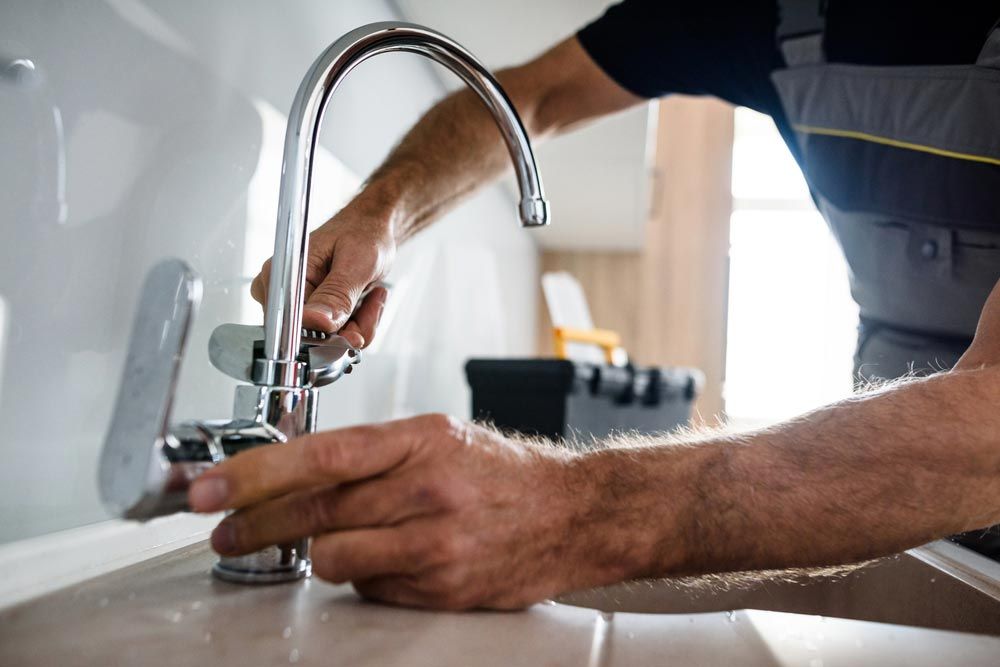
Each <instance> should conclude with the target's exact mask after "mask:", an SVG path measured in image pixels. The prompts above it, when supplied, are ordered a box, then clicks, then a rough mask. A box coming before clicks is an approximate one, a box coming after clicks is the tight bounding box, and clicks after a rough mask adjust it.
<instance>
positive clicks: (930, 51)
mask: <svg viewBox="0 0 1000 667" xmlns="http://www.w3.org/2000/svg"><path fill="white" fill-rule="evenodd" d="M779 4H780V3H779V2H778V1H777V0H715V1H713V0H702V1H701V2H672V1H671V0H625V1H624V2H621V3H619V4H617V5H613V6H612V7H610V8H609V9H608V10H607V11H606V12H605V13H604V15H603V16H601V17H600V18H598V19H597V20H595V21H594V22H592V23H590V24H589V25H587V26H586V27H584V28H583V29H582V30H580V31H579V33H577V37H578V39H579V40H580V43H581V44H582V45H583V48H584V49H585V50H586V51H587V53H588V54H590V57H591V58H593V60H594V62H596V63H597V65H598V66H599V67H600V68H601V69H603V70H604V71H605V72H606V73H607V74H608V75H609V76H610V77H611V78H612V79H614V80H615V81H616V82H617V83H618V84H619V85H621V86H622V87H623V88H625V89H627V90H629V91H631V92H633V93H635V94H637V95H640V96H642V97H647V98H654V97H661V96H664V95H668V94H671V93H683V94H689V95H713V96H715V97H719V98H721V99H723V100H726V101H728V102H732V103H733V104H738V105H741V106H746V107H750V108H751V109H756V110H757V111H760V112H763V113H766V114H768V115H770V116H772V117H773V118H774V120H775V122H776V123H777V125H778V129H779V130H781V133H782V135H783V136H784V137H785V139H786V141H787V140H789V139H791V137H792V133H791V130H790V128H789V127H788V123H787V121H786V120H785V115H784V112H783V111H782V109H781V104H780V102H779V100H778V94H777V91H776V90H775V88H774V86H773V84H772V83H771V79H770V74H771V72H772V71H774V70H775V69H778V68H781V67H784V66H785V61H784V58H783V56H782V55H781V50H780V48H779V46H778V39H777V31H778V24H779V11H780V10H779ZM998 17H1000V8H998V4H997V3H996V2H984V1H983V0H975V1H973V0H952V1H951V2H948V3H947V4H946V5H943V4H940V3H912V2H902V1H898V0H897V1H895V2H889V1H888V0H867V1H866V0H828V2H827V8H826V29H825V32H824V37H823V45H824V51H825V53H826V58H827V60H828V61H830V62H848V63H854V64H868V65H920V64H940V65H944V64H963V63H972V62H975V60H976V56H977V55H978V54H979V51H980V49H981V48H982V46H983V44H984V43H985V42H986V38H987V36H988V35H989V33H990V30H991V29H992V27H993V26H994V24H995V23H996V21H997V18H998ZM790 143H791V145H792V146H794V142H790Z"/></svg>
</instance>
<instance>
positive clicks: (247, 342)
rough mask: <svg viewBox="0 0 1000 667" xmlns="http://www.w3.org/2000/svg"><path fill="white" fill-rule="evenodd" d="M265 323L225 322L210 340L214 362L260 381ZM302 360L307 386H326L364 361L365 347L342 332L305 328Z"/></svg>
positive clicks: (226, 370) (231, 374)
mask: <svg viewBox="0 0 1000 667" xmlns="http://www.w3.org/2000/svg"><path fill="white" fill-rule="evenodd" d="M263 353H264V327H262V326H253V325H248V324H221V325H219V326H218V327H216V328H215V331H213V332H212V336H211V338H209V340H208V358H209V359H210V360H211V362H212V365H213V366H215V367H216V368H217V369H219V370H220V371H222V372H223V373H225V374H226V375H228V376H229V377H231V378H234V379H236V380H240V381H242V382H253V383H256V382H257V378H256V377H255V376H254V362H255V361H258V360H262V359H263ZM298 359H299V361H302V362H304V366H305V377H304V378H303V386H304V387H323V386H326V385H328V384H330V383H332V382H334V381H336V380H338V379H340V378H341V377H342V376H343V375H346V374H349V373H350V372H351V371H352V370H353V367H354V365H355V364H357V363H358V362H359V361H361V351H360V350H358V349H357V348H356V347H354V346H353V345H351V344H350V343H348V342H347V340H346V339H345V338H343V337H342V336H338V335H336V334H328V333H323V332H321V331H312V330H310V329H303V330H302V336H301V342H300V345H299V355H298Z"/></svg>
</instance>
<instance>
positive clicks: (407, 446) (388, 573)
mask: <svg viewBox="0 0 1000 667" xmlns="http://www.w3.org/2000/svg"><path fill="white" fill-rule="evenodd" d="M582 459H583V457H581V456H579V455H575V454H572V453H570V452H569V451H567V450H565V449H560V448H556V447H554V446H551V445H548V444H538V443H532V442H523V441H518V440H512V439H509V438H505V437H503V436H501V435H499V434H498V433H496V432H495V431H492V430H490V429H487V428H483V427H480V426H477V425H474V424H470V423H466V422H462V421H460V420H456V419H452V418H450V417H446V416H442V415H427V416H422V417H416V418H413V419H406V420H401V421H396V422H390V423H387V424H382V425H377V426H362V427H355V428H348V429H342V430H337V431H328V432H324V433H316V434H311V435H307V436H305V437H302V438H299V439H297V440H294V441H291V442H289V443H287V444H278V445H269V446H264V447H259V448H256V449H253V450H249V451H246V452H243V453H241V454H239V455H237V456H235V457H233V458H232V459H230V460H227V461H225V462H223V463H222V464H220V465H219V466H217V467H216V468H214V469H212V470H211V471H209V472H206V473H205V474H204V475H202V476H201V477H200V478H199V479H198V480H197V481H196V482H195V483H194V485H193V486H192V488H191V491H190V495H189V498H190V503H191V506H192V508H193V509H194V510H195V511H199V512H214V511H218V510H223V509H235V510H237V511H236V512H235V513H233V514H232V515H230V516H228V517H227V518H226V519H224V520H223V521H222V523H221V524H220V525H219V527H218V528H216V530H215V532H214V533H213V534H212V546H213V548H214V549H215V550H216V551H218V552H219V553H220V554H223V555H226V556H236V555H240V554H246V553H249V552H252V551H255V550H258V549H261V548H264V547H267V546H269V545H273V544H280V543H282V542H288V541H291V540H295V539H298V538H302V537H307V536H309V537H313V538H314V539H313V543H312V551H311V557H312V559H313V568H314V571H315V573H316V574H317V575H318V576H320V577H322V578H323V579H327V580H329V581H332V582H336V583H342V582H351V583H352V584H353V585H354V587H355V588H356V589H357V591H358V592H359V593H361V594H362V595H363V596H365V597H369V598H373V599H378V600H382V601H386V602H391V603H396V604H402V605H407V606H418V607H433V608H442V609H465V608H470V607H491V608H506V609H509V608H519V607H524V606H526V605H528V604H531V603H533V602H537V601H539V600H542V599H545V598H546V597H548V596H551V595H554V594H556V593H559V592H563V591H566V590H570V589H572V588H578V587H582V586H584V585H591V584H593V583H598V582H599V581H602V580H609V579H614V578H615V577H616V575H614V574H610V573H602V572H599V571H597V570H598V567H599V566H595V565H588V561H590V560H593V559H592V558H591V554H592V551H593V542H594V540H595V537H588V533H590V532H591V531H589V530H587V529H586V526H587V525H589V524H590V523H591V522H590V521H589V519H588V517H587V507H588V505H589V504H590V503H589V502H588V499H589V498H590V497H591V496H592V495H593V490H594V489H595V486H596V482H595V480H594V479H593V478H592V477H593V476H592V475H589V474H586V473H585V472H583V471H582V470H581V468H580V466H579V465H578V464H579V463H580V462H581V461H582ZM596 539H599V538H596ZM588 542H589V543H590V544H588Z"/></svg>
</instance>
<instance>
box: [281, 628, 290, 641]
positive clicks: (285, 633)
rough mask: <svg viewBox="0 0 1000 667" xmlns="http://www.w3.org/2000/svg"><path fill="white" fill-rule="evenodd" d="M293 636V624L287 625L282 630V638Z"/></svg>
mask: <svg viewBox="0 0 1000 667" xmlns="http://www.w3.org/2000/svg"><path fill="white" fill-rule="evenodd" d="M291 636H292V626H290V625H289V626H288V627H286V628H285V629H284V630H282V631H281V638H282V639H288V638H289V637H291Z"/></svg>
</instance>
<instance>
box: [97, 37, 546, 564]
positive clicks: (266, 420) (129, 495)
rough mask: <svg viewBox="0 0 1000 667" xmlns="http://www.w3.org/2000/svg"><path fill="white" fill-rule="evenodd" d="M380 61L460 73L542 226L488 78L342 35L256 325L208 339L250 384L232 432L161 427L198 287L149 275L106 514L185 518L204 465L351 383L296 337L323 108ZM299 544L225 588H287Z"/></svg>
mask: <svg viewBox="0 0 1000 667" xmlns="http://www.w3.org/2000/svg"><path fill="white" fill-rule="evenodd" d="M389 51H407V52H411V53H418V54H420V55H423V56H426V57H428V58H430V59H432V60H435V61H437V62H439V63H441V64H442V65H444V66H445V67H447V68H448V69H450V70H451V71H453V72H455V73H456V74H457V75H458V76H459V77H460V78H461V79H462V80H463V81H464V82H465V83H466V84H468V86H469V87H471V88H472V89H473V90H475V91H476V93H477V94H478V95H479V97H480V98H481V99H482V100H483V102H484V103H485V104H486V106H487V108H488V109H489V111H490V112H491V113H492V115H493V118H494V119H495V121H496V123H497V124H498V125H499V126H500V130H501V134H502V135H503V138H504V141H505V142H506V144H507V148H508V150H509V152H510V156H511V159H512V160H513V162H514V171H515V173H516V176H517V181H518V186H519V188H520V193H521V200H520V203H519V206H518V214H519V216H520V219H521V223H522V225H523V226H525V227H535V226H541V225H545V224H547V223H548V219H549V211H548V203H547V202H546V200H545V197H544V194H543V192H542V182H541V179H540V177H539V174H538V168H537V166H536V164H535V159H534V154H533V153H532V150H531V144H530V142H529V140H528V135H527V133H526V132H525V130H524V126H523V125H522V124H521V121H520V118H518V116H517V112H516V111H515V110H514V107H513V105H512V104H511V102H510V100H509V99H508V98H507V95H506V94H505V93H504V92H503V89H502V88H501V87H500V84H499V83H497V81H496V79H495V78H494V77H493V76H492V75H491V74H490V73H489V71H488V70H487V69H486V68H485V67H484V66H483V65H482V64H481V63H480V62H479V61H478V60H476V59H475V58H474V57H473V56H472V55H471V54H470V53H469V52H468V51H466V50H465V49H463V48H462V47H461V46H459V45H458V44H456V43H455V42H453V41H452V40H450V39H448V38H447V37H445V36H444V35H441V34H440V33H437V32H435V31H433V30H429V29H428V28H423V27H420V26H416V25H410V24H405V23H391V22H390V23H373V24H371V25H367V26H362V27H360V28H357V29H355V30H352V31H351V32H349V33H347V34H345V35H344V36H343V37H341V38H340V39H338V40H337V41H336V42H334V43H333V44H332V45H330V47H329V48H327V49H326V50H325V51H324V52H323V53H322V54H320V56H319V58H317V59H316V61H315V62H314V63H313V65H312V67H310V68H309V71H308V72H307V73H306V76H305V79H303V81H302V84H301V85H300V86H299V89H298V92H297V93H296V95H295V101H294V103H293V104H292V109H291V112H290V114H289V117H288V129H287V132H286V134H285V154H284V159H283V162H282V176H281V193H280V197H279V202H278V225H277V233H276V235H275V239H274V257H273V260H272V266H271V277H270V283H269V285H268V297H267V309H266V313H265V317H264V322H265V324H264V326H263V327H260V326H248V325H239V324H223V325H221V326H219V327H217V328H216V329H215V331H213V333H212V336H211V338H210V340H209V357H210V359H211V361H212V364H213V365H214V366H215V367H216V368H218V369H219V370H221V371H222V372H224V373H226V374H227V375H229V376H231V377H233V378H236V379H237V380H240V381H242V382H245V383H247V384H241V385H239V386H238V387H237V388H236V399H235V405H234V410H233V413H234V414H233V418H232V419H231V420H228V421H197V422H194V421H193V422H185V423H182V424H179V425H176V426H171V425H170V408H171V403H172V400H173V395H174V389H175V387H176V384H177V377H178V373H179V370H180V362H181V359H182V357H183V353H184V347H185V343H186V340H187V337H188V334H189V331H190V326H191V321H192V319H193V317H194V311H195V310H196V308H197V305H198V302H199V300H200V297H201V282H200V280H199V279H198V277H197V276H196V275H195V274H194V273H193V272H192V271H191V270H190V269H189V268H188V267H187V265H185V264H184V263H183V262H182V261H180V260H176V259H171V260H166V261H164V262H161V263H160V264H158V265H157V266H155V267H154V268H153V270H152V271H151V272H150V274H149V276H148V277H147V279H146V282H145V284H144V286H143V289H142V294H141V296H140V299H139V307H138V311H137V313H136V315H135V321H134V324H133V328H132V339H131V342H130V343H129V349H128V353H127V357H126V361H125V369H124V371H123V374H122V382H121V385H120V388H119V392H118V398H117V401H116V404H115V409H114V414H113V416H112V420H111V425H110V428H109V430H108V435H107V438H106V440H105V444H104V450H103V452H102V455H101V463H100V479H99V485H100V490H101V496H102V498H103V500H104V502H105V504H106V505H107V506H108V508H109V509H110V510H111V511H112V513H113V514H115V515H117V516H121V517H125V518H129V519H141V520H145V519H149V518H152V517H156V516H162V515H165V514H171V513H174V512H179V511H185V510H187V509H189V508H188V505H187V495H186V494H187V489H188V487H189V485H190V483H191V481H193V480H194V479H195V478H196V477H197V476H198V475H200V474H201V473H202V472H204V471H205V470H206V469H208V468H210V467H211V466H214V465H216V464H217V463H219V462H221V461H222V460H224V459H225V458H226V457H229V456H233V455H235V454H237V453H239V452H240V451H243V450H245V449H247V448H250V447H256V446H259V445H263V444H271V443H277V442H285V441H287V440H289V439H291V438H294V437H297V436H299V435H302V434H304V433H310V432H313V431H315V430H316V401H317V397H316V390H317V389H318V388H319V387H322V386H324V385H326V384H330V383H331V382H334V381H336V380H337V379H339V378H341V377H342V376H343V375H345V374H348V373H350V372H351V371H352V370H353V366H354V364H357V363H358V362H359V361H360V358H361V354H360V351H359V350H357V349H355V348H354V347H352V346H351V345H350V344H349V343H348V342H347V341H346V340H345V339H344V338H342V337H341V336H337V335H335V334H325V333H322V332H315V331H304V330H303V329H302V307H303V297H304V289H305V268H306V258H307V256H308V243H309V237H308V234H307V231H308V220H307V211H308V207H309V190H310V185H311V183H310V181H311V174H312V162H313V153H314V151H315V148H316V144H317V142H318V138H319V131H320V126H321V124H322V121H323V116H324V114H325V111H326V108H327V104H328V103H329V101H330V97H331V96H332V94H333V92H334V91H335V90H336V89H337V87H338V86H339V85H340V82H341V81H342V80H343V79H344V77H345V76H346V75H347V74H348V73H349V72H350V71H351V70H352V69H354V67H355V66H357V65H358V64H359V63H361V62H362V61H364V60H366V59H368V58H370V57H372V56H374V55H377V54H380V53H385V52H389ZM308 548H309V545H308V541H306V540H300V541H298V542H295V543H291V544H283V545H277V546H274V547H269V548H267V549H263V550H261V551H258V552H254V553H252V554H249V555H246V556H240V557H235V558H231V557H222V558H220V559H219V561H218V562H217V563H216V564H215V566H214V567H213V570H212V571H213V573H214V574H215V575H216V576H217V577H219V578H220V579H224V580H227V581H234V582H240V583H270V582H278V581H292V580H296V579H300V578H302V577H306V576H308V575H309V573H310V571H311V564H310V561H309V555H308Z"/></svg>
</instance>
